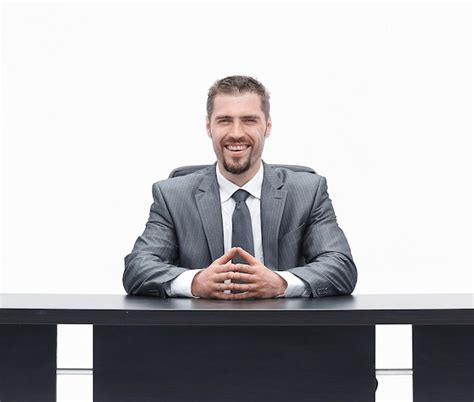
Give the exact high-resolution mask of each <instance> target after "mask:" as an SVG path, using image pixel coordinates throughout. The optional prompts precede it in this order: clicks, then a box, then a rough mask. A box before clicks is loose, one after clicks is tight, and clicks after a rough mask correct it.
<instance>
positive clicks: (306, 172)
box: [266, 165, 326, 191]
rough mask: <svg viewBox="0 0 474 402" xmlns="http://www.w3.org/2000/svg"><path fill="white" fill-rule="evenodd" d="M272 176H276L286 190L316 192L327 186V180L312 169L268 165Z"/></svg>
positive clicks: (296, 166)
mask: <svg viewBox="0 0 474 402" xmlns="http://www.w3.org/2000/svg"><path fill="white" fill-rule="evenodd" d="M266 167H267V169H268V170H269V173H270V175H272V174H274V175H275V176H276V177H278V179H279V180H280V182H281V183H282V184H283V186H284V187H285V189H298V190H302V191H304V190H309V191H311V190H312V191H315V190H317V189H318V187H319V186H320V185H326V178H325V177H324V176H322V175H320V174H318V173H316V171H315V170H314V169H312V168H308V167H305V166H298V165H294V166H293V167H292V168H287V167H285V165H266Z"/></svg>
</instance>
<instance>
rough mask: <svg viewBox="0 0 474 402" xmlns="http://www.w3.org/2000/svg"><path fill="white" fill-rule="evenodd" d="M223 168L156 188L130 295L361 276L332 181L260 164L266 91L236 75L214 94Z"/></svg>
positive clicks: (299, 286)
mask: <svg viewBox="0 0 474 402" xmlns="http://www.w3.org/2000/svg"><path fill="white" fill-rule="evenodd" d="M206 127H207V132H208V135H209V137H210V138H211V140H212V144H213V147H214V152H215V154H216V157H217V164H216V165H213V166H211V167H209V168H206V169H202V170H199V171H197V172H195V173H192V174H188V175H185V176H182V177H176V178H171V179H168V180H164V181H161V182H158V183H155V184H154V185H153V197H154V202H153V204H152V206H151V210H150V217H149V219H148V223H147V225H146V228H145V231H144V232H143V234H142V235H141V236H140V237H139V238H138V239H137V241H136V243H135V246H134V248H133V250H132V252H131V253H130V254H129V255H128V256H127V257H125V272H124V275H123V284H124V287H125V290H126V291H127V293H129V294H135V295H151V296H159V297H167V296H168V297H176V296H182V297H200V298H215V299H227V300H242V299H251V298H253V299H260V298H274V297H298V296H299V297H302V296H304V297H321V296H331V295H341V294H350V293H351V292H352V291H353V289H354V287H355V284H356V281H357V270H356V267H355V265H354V262H353V261H352V256H351V251H350V248H349V245H348V243H347V240H346V237H345V236H344V233H343V232H342V230H341V229H340V228H339V226H338V224H337V221H336V216H335V214H334V210H333V208H332V204H331V200H330V199H329V196H328V193H327V185H326V179H325V178H324V177H322V176H319V175H317V174H313V173H307V172H298V173H297V172H293V171H291V170H288V169H284V168H272V167H271V166H269V165H267V164H265V163H264V162H263V161H262V152H263V148H264V144H265V140H266V139H267V138H268V136H269V135H270V132H271V128H272V122H271V117H270V103H269V94H268V92H267V91H266V89H265V87H264V86H263V85H262V84H261V83H260V82H258V81H257V80H255V79H253V78H251V77H246V76H231V77H226V78H224V79H221V80H219V81H217V82H216V83H215V84H214V85H213V86H212V87H211V88H210V90H209V94H208V100H207V118H206Z"/></svg>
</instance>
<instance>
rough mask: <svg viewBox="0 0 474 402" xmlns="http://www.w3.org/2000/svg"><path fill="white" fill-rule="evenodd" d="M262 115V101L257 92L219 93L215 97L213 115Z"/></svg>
mask: <svg viewBox="0 0 474 402" xmlns="http://www.w3.org/2000/svg"><path fill="white" fill-rule="evenodd" d="M258 114H260V115H262V116H263V112H262V101H261V99H260V96H259V95H258V94H256V93H244V94H239V95H217V96H216V97H215V98H214V110H213V112H212V117H216V116H223V115H225V116H233V117H239V116H248V115H258Z"/></svg>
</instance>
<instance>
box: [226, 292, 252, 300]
mask: <svg viewBox="0 0 474 402" xmlns="http://www.w3.org/2000/svg"><path fill="white" fill-rule="evenodd" d="M230 296H232V300H247V299H254V298H255V292H250V291H249V292H242V293H231V294H230Z"/></svg>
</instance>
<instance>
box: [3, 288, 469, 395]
mask: <svg viewBox="0 0 474 402" xmlns="http://www.w3.org/2000/svg"><path fill="white" fill-rule="evenodd" d="M57 324H93V325H94V401H96V402H107V401H114V402H121V401H124V402H128V401H134V402H147V401H158V400H160V401H165V402H168V401H173V402H174V401H180V402H185V401H187V400H189V401H205V400H206V401H223V400H226V401H232V402H233V401H237V400H239V401H240V400H242V399H245V400H249V401H253V400H260V399H264V400H268V401H272V402H275V401H284V400H285V401H288V400H299V401H324V402H330V401H337V402H344V401H350V402H356V401H362V402H367V401H374V400H375V398H374V392H373V389H374V377H375V325H378V324H411V325H413V396H414V401H415V402H424V401H430V402H438V401H439V402H441V401H443V402H446V401H449V402H457V401H463V402H464V401H466V402H467V401H469V402H471V401H472V400H473V399H474V392H473V382H474V381H473V379H474V356H473V355H474V346H473V345H474V341H473V340H474V296H473V295H470V294H465V295H461V294H452V295H358V296H343V297H330V298H329V297H328V298H321V299H289V300H285V299H274V300H259V301H241V302H227V301H215V300H196V299H194V300H191V299H157V298H148V297H130V296H119V295H13V294H4V295H0V400H1V401H2V402H7V401H8V402H16V401H21V402H27V401H35V402H36V401H38V402H40V401H55V393H56V389H55V388H56V387H55V385H56V325H57ZM394 347H396V345H394Z"/></svg>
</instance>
